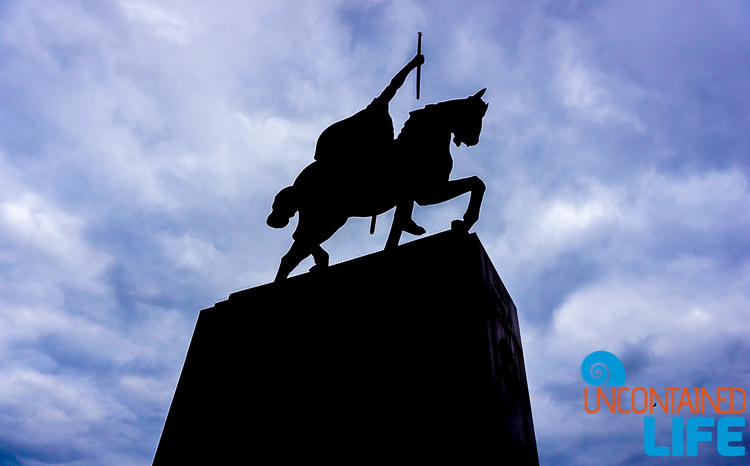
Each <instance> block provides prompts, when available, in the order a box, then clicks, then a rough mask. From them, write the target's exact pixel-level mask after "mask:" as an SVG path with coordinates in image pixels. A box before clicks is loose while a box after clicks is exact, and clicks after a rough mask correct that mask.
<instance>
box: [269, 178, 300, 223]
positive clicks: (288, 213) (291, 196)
mask: <svg viewBox="0 0 750 466" xmlns="http://www.w3.org/2000/svg"><path fill="white" fill-rule="evenodd" d="M297 210H298V208H297V192H296V190H295V189H294V186H288V187H286V188H284V189H282V190H281V191H279V194H277V195H276V197H275V198H274V199H273V210H272V212H271V214H270V215H269V216H268V218H267V219H266V225H268V226H269V227H271V228H284V227H285V226H287V225H288V224H289V219H290V218H292V217H294V214H296V213H297Z"/></svg>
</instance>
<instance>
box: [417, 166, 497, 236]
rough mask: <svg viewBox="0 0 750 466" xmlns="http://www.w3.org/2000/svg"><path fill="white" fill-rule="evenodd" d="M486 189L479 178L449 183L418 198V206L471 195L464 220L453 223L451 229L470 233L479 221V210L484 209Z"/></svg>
mask: <svg viewBox="0 0 750 466" xmlns="http://www.w3.org/2000/svg"><path fill="white" fill-rule="evenodd" d="M485 190H486V187H485V185H484V182H483V181H482V180H481V179H479V177H478V176H470V177H469V178H461V179H459V180H452V181H448V182H446V183H444V184H440V185H438V186H437V187H435V188H433V189H431V190H429V191H428V192H425V193H424V194H422V195H420V196H417V199H416V201H417V204H419V205H421V206H424V205H434V204H440V203H442V202H445V201H449V200H451V199H453V198H456V197H458V196H460V195H462V194H465V193H469V192H470V193H471V197H470V198H469V206H468V207H467V208H466V212H464V215H463V220H454V221H453V222H451V228H452V229H454V230H459V231H465V232H468V231H469V230H470V229H471V227H472V226H474V224H475V223H477V220H479V209H480V208H481V207H482V198H483V197H484V191H485Z"/></svg>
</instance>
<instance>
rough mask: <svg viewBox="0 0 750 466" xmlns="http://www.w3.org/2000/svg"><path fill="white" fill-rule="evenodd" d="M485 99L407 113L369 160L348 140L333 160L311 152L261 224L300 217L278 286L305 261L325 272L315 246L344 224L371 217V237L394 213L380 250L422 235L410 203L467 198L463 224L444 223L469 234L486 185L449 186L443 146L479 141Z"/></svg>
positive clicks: (473, 181) (279, 224)
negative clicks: (380, 218)
mask: <svg viewBox="0 0 750 466" xmlns="http://www.w3.org/2000/svg"><path fill="white" fill-rule="evenodd" d="M484 92H485V89H482V90H481V91H479V92H477V93H476V94H474V95H473V96H471V97H467V98H465V99H457V100H449V101H446V102H440V103H437V104H432V105H427V106H426V107H424V108H422V109H419V110H415V111H412V112H410V113H409V119H408V120H407V121H406V123H405V124H404V127H403V129H402V130H401V132H400V133H399V135H398V137H397V138H396V139H395V140H393V141H391V143H390V144H389V145H387V146H386V147H383V148H382V153H378V154H375V155H370V153H371V152H372V151H370V150H368V148H367V147H362V148H361V147H357V144H356V141H355V140H353V139H356V138H351V137H350V138H348V139H347V141H346V142H345V143H344V144H342V146H341V147H340V148H339V150H338V151H337V152H336V153H337V154H338V155H337V156H336V157H328V158H326V157H318V156H317V155H318V152H320V151H318V152H316V160H315V161H314V162H313V163H311V164H310V165H308V166H307V167H306V168H305V169H303V170H302V172H301V173H300V174H299V176H298V177H297V179H296V180H295V181H294V184H293V185H292V186H289V187H287V188H284V189H282V190H281V191H280V192H279V193H278V194H277V195H276V197H275V199H274V202H273V211H272V212H271V214H270V215H269V216H268V219H267V220H266V223H267V224H268V225H269V226H270V227H273V228H283V227H285V226H286V225H287V224H288V223H289V219H290V218H292V217H293V216H294V214H295V213H297V212H299V221H298V223H297V229H296V230H295V232H294V233H293V234H292V238H293V239H294V242H293V244H292V246H291V248H290V249H289V252H287V253H286V255H284V257H282V259H281V264H280V266H279V270H278V273H277V274H276V278H275V280H276V281H279V280H283V279H285V278H286V277H287V276H288V275H289V274H290V273H291V272H292V270H294V268H295V267H297V265H299V263H300V262H301V261H302V260H303V259H305V258H306V257H308V256H310V255H312V257H313V259H314V261H315V265H314V266H313V267H312V269H310V270H311V272H313V271H316V270H319V269H321V268H324V267H327V266H328V253H326V251H325V250H324V249H323V248H322V247H321V244H322V243H323V242H325V241H326V240H328V239H329V238H330V237H331V236H332V235H333V234H334V233H335V232H336V231H337V230H338V229H339V228H341V227H342V226H344V224H345V223H346V221H347V220H348V219H349V218H350V217H372V224H371V229H370V232H371V233H372V231H373V229H374V223H375V218H376V217H377V216H378V215H380V214H382V213H385V212H386V211H388V210H390V209H392V208H394V207H396V212H395V214H394V217H393V224H392V226H391V231H390V233H389V235H388V240H387V241H386V247H385V249H386V250H393V249H394V248H395V247H397V246H398V242H399V239H400V237H401V233H402V232H404V231H406V232H407V233H411V234H415V235H419V234H423V233H424V229H423V228H422V227H420V226H419V225H417V224H416V223H414V221H413V220H412V219H411V213H412V210H413V207H414V202H416V203H417V204H419V205H420V206H426V205H434V204H440V203H442V202H445V201H448V200H450V199H453V198H455V197H458V196H460V195H462V194H464V193H467V192H470V193H471V197H470V199H469V206H468V207H467V209H466V212H465V213H464V215H463V219H462V220H454V221H453V222H452V223H451V229H453V230H457V231H463V232H468V231H469V229H470V228H471V227H472V226H473V225H474V223H476V221H477V220H478V219H479V209H480V206H481V203H482V197H483V195H484V191H485V185H484V183H483V182H482V180H480V179H479V178H478V177H476V176H471V177H468V178H462V179H458V180H449V176H450V173H451V170H452V169H453V158H452V157H451V153H450V142H451V135H453V136H454V137H453V142H454V143H455V144H456V146H460V145H461V144H462V143H463V144H466V145H467V146H474V145H476V144H477V143H478V142H479V133H480V132H481V130H482V118H483V117H484V115H485V113H486V112H487V108H488V106H489V105H488V104H487V103H485V102H483V101H482V95H484ZM344 121H346V120H344ZM340 123H342V122H339V123H336V124H334V125H332V126H331V127H329V128H328V129H327V130H326V131H324V133H323V134H322V135H321V139H320V140H319V141H318V148H320V146H321V140H323V139H324V135H326V133H329V130H331V129H332V128H334V126H336V125H338V124H340ZM379 150H380V148H379ZM361 154H366V155H365V156H363V157H360V155H361Z"/></svg>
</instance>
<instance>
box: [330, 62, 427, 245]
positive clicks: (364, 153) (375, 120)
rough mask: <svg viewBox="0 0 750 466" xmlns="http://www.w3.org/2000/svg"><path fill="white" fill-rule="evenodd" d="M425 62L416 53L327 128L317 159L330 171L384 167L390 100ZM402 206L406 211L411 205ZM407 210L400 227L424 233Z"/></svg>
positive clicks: (390, 138)
mask: <svg viewBox="0 0 750 466" xmlns="http://www.w3.org/2000/svg"><path fill="white" fill-rule="evenodd" d="M423 63H424V55H422V54H417V55H416V56H414V58H413V59H412V60H411V61H410V62H409V63H407V64H406V66H404V68H403V69H402V70H401V71H399V72H398V73H397V74H396V76H394V77H393V79H392V80H391V82H390V84H388V87H386V88H385V89H384V90H383V92H381V93H380V95H379V96H377V97H375V99H373V101H372V102H371V103H370V105H368V106H367V108H365V109H364V110H361V111H359V112H357V113H355V114H354V115H352V116H350V117H349V118H346V119H344V120H341V121H339V122H336V123H334V124H332V125H331V126H329V127H328V128H326V130H325V131H323V133H322V134H321V135H320V137H319V138H318V143H317V145H316V147H315V160H316V161H318V162H322V163H325V164H326V165H328V170H329V171H336V172H339V173H341V174H342V176H345V174H347V173H350V172H349V171H348V170H349V169H350V168H351V167H356V168H355V171H359V170H368V169H379V168H381V166H382V161H383V159H384V155H385V154H389V153H390V152H392V150H393V146H392V144H393V140H394V131H393V120H392V119H391V115H390V113H389V111H388V104H389V103H390V101H391V100H392V99H393V97H394V96H395V95H396V91H398V90H399V88H400V87H401V86H402V85H403V84H404V81H406V77H407V76H408V75H409V73H410V72H411V71H412V70H413V69H415V68H416V67H418V66H420V65H422V64H423ZM352 153H355V154H356V158H352V157H347V156H348V155H349V154H352ZM402 210H403V211H404V213H406V211H407V210H408V209H402ZM408 213H409V215H408V218H404V216H403V215H399V217H400V218H399V223H400V226H401V229H402V230H403V231H406V232H407V233H411V234H413V235H422V234H424V232H425V230H424V228H422V227H420V226H419V225H417V224H416V223H414V221H413V220H412V219H411V215H410V214H411V212H408ZM373 226H374V224H373Z"/></svg>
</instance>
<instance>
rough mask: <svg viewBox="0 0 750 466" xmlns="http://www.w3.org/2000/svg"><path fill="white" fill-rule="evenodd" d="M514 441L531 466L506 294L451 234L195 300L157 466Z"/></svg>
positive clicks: (360, 458)
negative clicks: (201, 302) (197, 306)
mask: <svg viewBox="0 0 750 466" xmlns="http://www.w3.org/2000/svg"><path fill="white" fill-rule="evenodd" d="M518 455H520V458H518V459H516V460H513V461H512V464H538V455H537V449H536V441H535V437H534V425H533V421H532V416H531V407H530V403H529V395H528V387H527V384H526V372H525V369H524V362H523V352H522V348H521V335H520V330H519V327H518V317H517V315H516V307H515V305H514V304H513V301H512V300H511V298H510V296H509V295H508V292H507V290H506V289H505V287H504V286H503V284H502V282H501V281H500V277H499V276H498V275H497V272H496V271H495V268H494V267H493V265H492V263H491V262H490V260H489V257H488V256H487V253H486V252H485V250H484V248H483V247H482V245H481V243H480V242H479V239H478V238H477V237H476V235H474V234H471V235H467V234H455V233H452V232H445V233H441V234H438V235H434V236H431V237H428V238H424V239H420V240H417V241H414V242H412V243H408V244H405V245H401V246H399V247H398V248H397V250H396V251H394V252H392V253H386V252H379V253H375V254H371V255H368V256H364V257H361V258H358V259H355V260H351V261H349V262H345V263H342V264H337V265H334V266H332V267H329V268H328V269H327V270H324V271H322V272H319V273H317V274H309V273H308V274H303V275H299V276H296V277H292V278H290V279H288V280H286V281H284V282H282V283H272V284H268V285H263V286H259V287H256V288H252V289H249V290H245V291H241V292H238V293H234V294H232V295H231V296H230V297H229V299H228V300H226V301H223V302H219V303H217V304H216V305H215V306H213V307H212V308H209V309H204V310H203V311H201V313H200V317H199V318H198V323H197V325H196V328H195V333H194V335H193V339H192V341H191V343H190V349H189V351H188V354H187V358H186V360H185V365H184V367H183V370H182V374H181V376H180V380H179V383H178V385H177V390H176V391H175V395H174V399H173V401H172V405H171V407H170V410H169V415H168V417H167V421H166V424H165V426H164V430H163V432H162V436H161V440H160V442H159V447H158V449H157V452H156V456H155V458H154V463H153V464H154V465H157V466H159V465H167V464H245V463H249V462H252V461H254V460H261V459H263V461H261V463H263V462H264V461H268V460H271V462H282V461H283V462H288V461H305V462H307V461H309V460H310V459H312V458H319V459H322V460H324V461H325V462H327V463H328V464H330V463H340V464H359V463H362V462H365V461H371V460H376V461H388V462H389V463H390V462H394V461H395V460H396V459H398V460H399V462H402V461H403V460H405V461H416V462H419V463H424V462H425V461H434V460H441V462H445V461H446V460H448V461H451V460H454V461H458V462H460V463H461V464H477V463H476V462H477V461H481V462H485V461H486V460H490V461H492V462H497V461H500V460H502V459H507V460H508V461H511V459H512V458H515V457H517V456H518ZM449 464H450V463H449ZM456 464H459V463H456ZM509 464H510V463H509Z"/></svg>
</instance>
